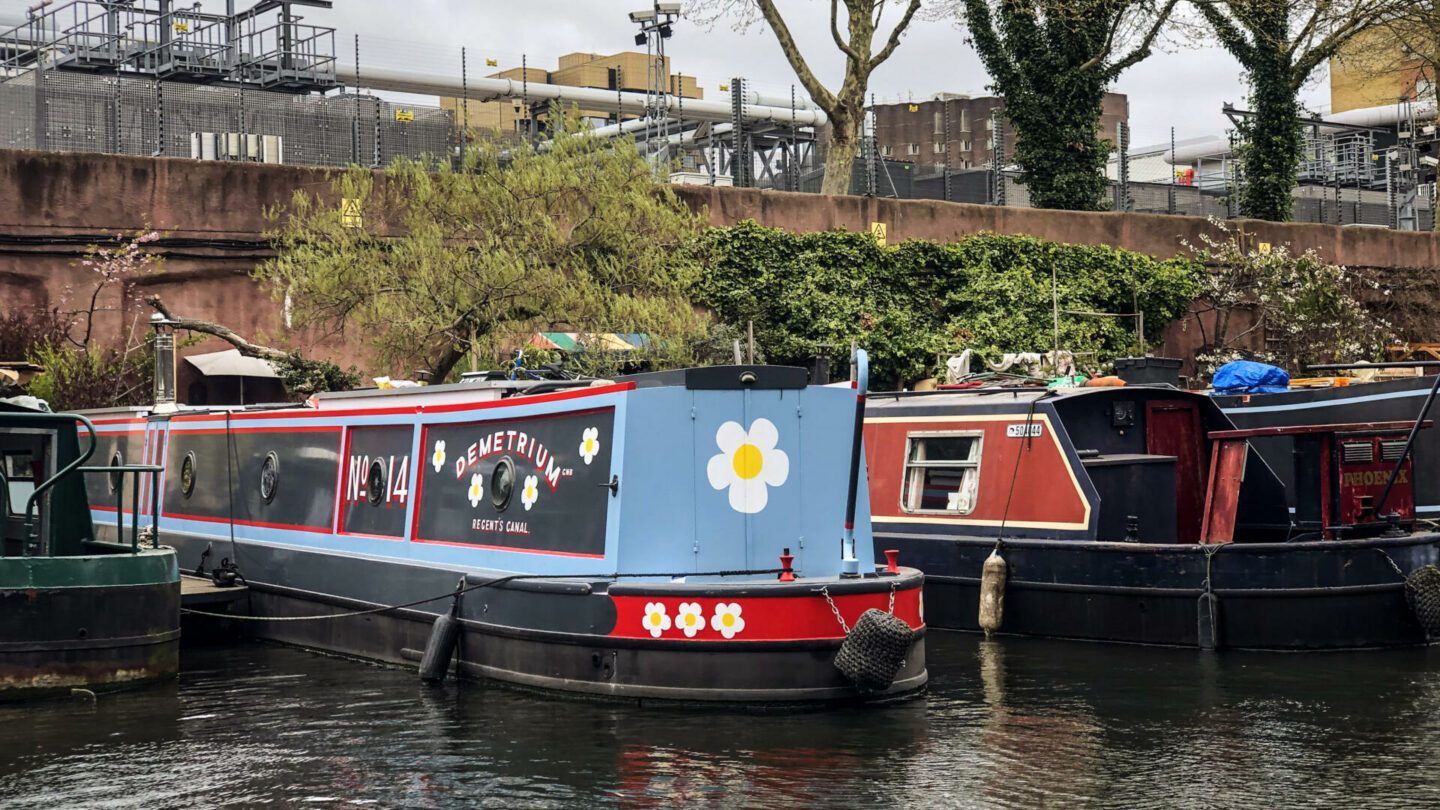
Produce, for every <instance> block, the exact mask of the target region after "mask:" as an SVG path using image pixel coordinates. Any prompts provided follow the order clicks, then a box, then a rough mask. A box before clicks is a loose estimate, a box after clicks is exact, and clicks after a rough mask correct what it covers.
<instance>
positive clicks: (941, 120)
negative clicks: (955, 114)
mask: <svg viewBox="0 0 1440 810" xmlns="http://www.w3.org/2000/svg"><path fill="white" fill-rule="evenodd" d="M944 132H945V114H944V113H941V112H939V111H936V113H935V134H936V135H942V134H944Z"/></svg>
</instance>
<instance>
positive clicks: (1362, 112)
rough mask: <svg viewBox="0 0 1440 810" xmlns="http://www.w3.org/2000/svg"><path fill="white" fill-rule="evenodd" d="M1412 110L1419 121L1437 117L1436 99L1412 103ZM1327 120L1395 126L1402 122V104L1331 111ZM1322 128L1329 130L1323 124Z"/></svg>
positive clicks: (1358, 125)
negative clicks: (1337, 111)
mask: <svg viewBox="0 0 1440 810" xmlns="http://www.w3.org/2000/svg"><path fill="white" fill-rule="evenodd" d="M1411 112H1412V113H1413V114H1414V118H1415V120H1417V121H1420V120H1424V119H1426V118H1434V117H1435V100H1434V99H1429V100H1426V101H1419V102H1416V103H1414V104H1412V105H1411ZM1324 118H1325V120H1326V121H1327V122H1331V123H1336V124H1350V125H1352V126H1357V127H1393V126H1396V125H1397V124H1399V123H1400V105H1399V104H1382V105H1381V106H1379V107H1362V108H1360V109H1358V110H1346V111H1345V112H1339V113H1331V114H1330V115H1327V116H1324ZM1320 129H1322V130H1325V131H1329V130H1330V129H1332V128H1331V127H1326V126H1324V125H1323V124H1322V125H1321V127H1320Z"/></svg>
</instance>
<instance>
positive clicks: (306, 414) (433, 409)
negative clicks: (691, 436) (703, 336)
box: [170, 382, 635, 422]
mask: <svg viewBox="0 0 1440 810" xmlns="http://www.w3.org/2000/svg"><path fill="white" fill-rule="evenodd" d="M634 389H635V383H633V382H622V383H615V384H613V385H602V386H598V387H596V388H576V389H573V390H570V391H556V392H555V393H553V394H537V395H535V396H533V397H519V398H511V399H497V400H490V401H486V402H457V403H450V404H444V405H428V406H427V405H411V406H409V407H397V408H338V407H337V408H335V409H333V410H312V409H302V408H296V409H293V410H278V411H257V412H254V413H243V412H242V413H232V414H231V415H230V418H231V420H232V421H239V420H250V419H314V418H330V417H351V416H406V415H414V414H420V413H456V412H459V411H467V410H476V411H479V410H487V409H490V408H511V407H517V406H520V405H533V404H539V403H546V402H563V401H565V400H571V399H580V398H583V397H591V396H601V395H604V394H615V393H620V392H623V391H633V390H634ZM223 418H224V415H223V413H222V414H219V415H217V414H214V413H207V414H194V415H186V416H177V417H174V418H172V419H171V420H170V421H172V422H205V421H212V420H215V419H223Z"/></svg>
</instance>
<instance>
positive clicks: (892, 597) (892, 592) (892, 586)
mask: <svg viewBox="0 0 1440 810" xmlns="http://www.w3.org/2000/svg"><path fill="white" fill-rule="evenodd" d="M887 612H888V613H889V614H890V615H891V616H894V615H895V583H894V581H891V583H890V610H888V611H887Z"/></svg>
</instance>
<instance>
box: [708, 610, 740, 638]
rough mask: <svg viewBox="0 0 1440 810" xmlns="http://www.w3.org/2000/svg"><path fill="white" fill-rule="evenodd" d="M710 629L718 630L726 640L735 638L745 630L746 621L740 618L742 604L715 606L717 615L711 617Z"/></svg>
mask: <svg viewBox="0 0 1440 810" xmlns="http://www.w3.org/2000/svg"><path fill="white" fill-rule="evenodd" d="M710 629H711V630H718V631H719V632H720V635H722V636H724V637H725V638H734V637H735V634H736V633H738V632H740V631H741V630H744V629H745V620H744V619H742V618H740V603H738V602H731V603H730V604H728V605H727V604H725V603H724V602H721V603H720V604H718V605H716V606H715V615H714V616H711V617H710Z"/></svg>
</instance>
